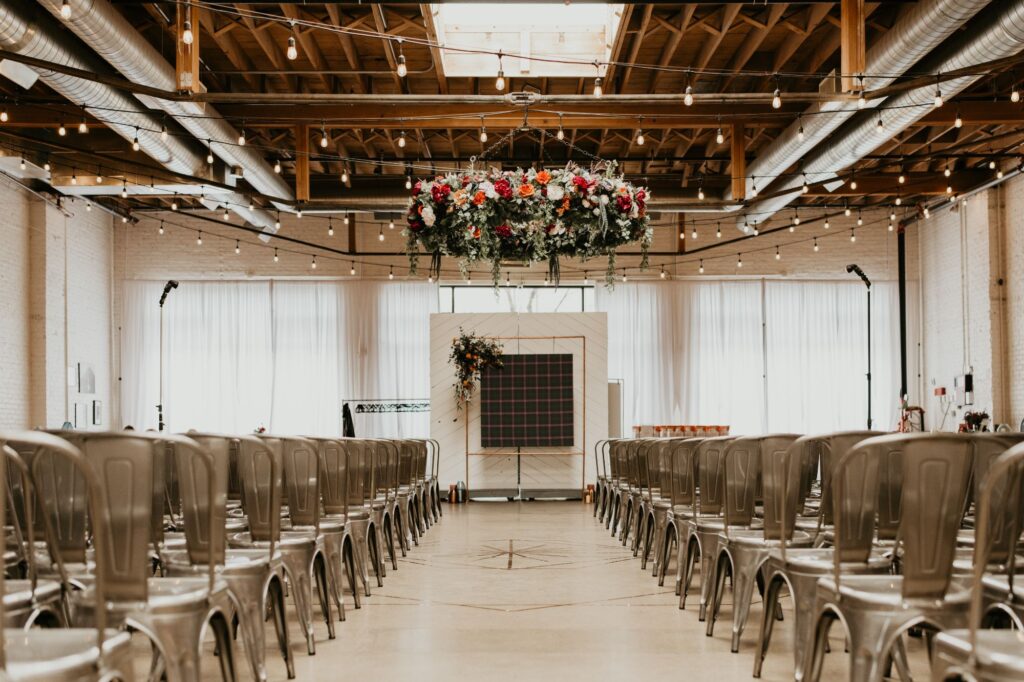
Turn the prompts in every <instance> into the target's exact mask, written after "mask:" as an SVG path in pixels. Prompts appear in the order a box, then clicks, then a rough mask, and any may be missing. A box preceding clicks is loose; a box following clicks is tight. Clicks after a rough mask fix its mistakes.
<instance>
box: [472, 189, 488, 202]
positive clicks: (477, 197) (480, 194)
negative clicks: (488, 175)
mask: <svg viewBox="0 0 1024 682" xmlns="http://www.w3.org/2000/svg"><path fill="white" fill-rule="evenodd" d="M486 200H487V195H486V194H484V191H483V190H482V189H480V190H477V191H476V194H474V195H473V205H474V206H479V205H480V204H482V203H484V201H486Z"/></svg>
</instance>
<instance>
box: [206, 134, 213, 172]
mask: <svg viewBox="0 0 1024 682" xmlns="http://www.w3.org/2000/svg"><path fill="white" fill-rule="evenodd" d="M206 163H208V164H209V165H211V166H212V165H213V142H211V141H210V140H207V141H206Z"/></svg>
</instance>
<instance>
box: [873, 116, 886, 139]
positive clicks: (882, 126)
mask: <svg viewBox="0 0 1024 682" xmlns="http://www.w3.org/2000/svg"><path fill="white" fill-rule="evenodd" d="M875 130H876V131H877V132H878V134H879V135H885V123H883V122H882V114H881V113H879V114H878V122H877V123H876V124H875Z"/></svg>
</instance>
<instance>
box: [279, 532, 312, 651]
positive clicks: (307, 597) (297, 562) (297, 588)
mask: <svg viewBox="0 0 1024 682" xmlns="http://www.w3.org/2000/svg"><path fill="white" fill-rule="evenodd" d="M283 560H284V572H285V576H287V578H288V590H289V592H290V593H291V596H292V599H293V600H294V601H295V614H296V616H297V617H298V620H299V630H300V631H301V632H302V634H303V636H305V638H306V653H308V654H309V655H310V656H313V655H315V654H316V638H315V637H314V636H313V583H312V581H313V576H312V573H313V567H312V566H313V561H314V559H312V558H307V556H305V555H303V554H299V553H292V552H285V553H284V555H283Z"/></svg>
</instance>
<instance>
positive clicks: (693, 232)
mask: <svg viewBox="0 0 1024 682" xmlns="http://www.w3.org/2000/svg"><path fill="white" fill-rule="evenodd" d="M690 238H691V239H697V221H696V220H694V221H693V228H692V230H691V232H690Z"/></svg>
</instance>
